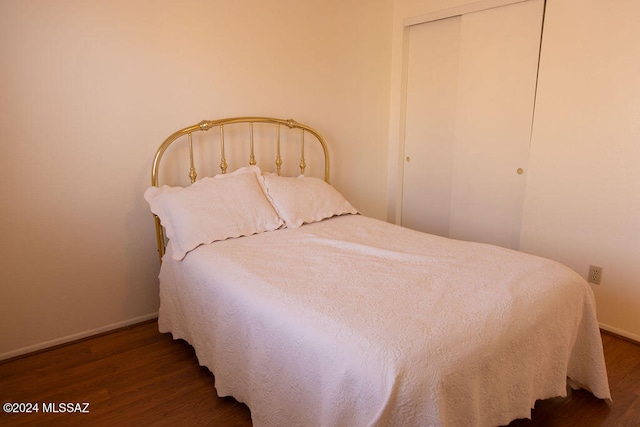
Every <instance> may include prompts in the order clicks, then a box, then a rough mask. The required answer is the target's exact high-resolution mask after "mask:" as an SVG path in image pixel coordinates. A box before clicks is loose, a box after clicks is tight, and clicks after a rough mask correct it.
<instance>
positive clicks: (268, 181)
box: [264, 174, 358, 228]
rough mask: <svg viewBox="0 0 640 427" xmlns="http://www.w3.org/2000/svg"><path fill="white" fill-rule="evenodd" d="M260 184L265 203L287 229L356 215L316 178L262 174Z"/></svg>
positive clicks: (334, 192)
mask: <svg viewBox="0 0 640 427" xmlns="http://www.w3.org/2000/svg"><path fill="white" fill-rule="evenodd" d="M264 184H265V187H266V189H267V196H268V197H269V200H271V203H272V204H273V206H274V208H275V209H276V211H277V212H278V214H279V215H280V217H281V218H282V219H283V220H284V222H285V224H286V226H287V228H295V227H300V226H301V225H302V224H307V223H312V222H316V221H320V220H323V219H325V218H330V217H332V216H336V215H344V214H357V213H358V211H357V210H356V209H355V208H354V207H353V206H352V205H351V203H349V202H348V201H347V200H346V199H345V198H344V197H343V196H342V194H340V192H339V191H338V190H336V189H335V188H333V187H332V186H331V185H329V184H328V183H327V182H325V181H323V180H321V179H319V178H314V177H305V176H304V175H300V176H298V177H297V178H292V177H282V176H278V175H274V174H265V175H264Z"/></svg>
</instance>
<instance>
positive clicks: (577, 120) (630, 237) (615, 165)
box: [387, 0, 640, 341]
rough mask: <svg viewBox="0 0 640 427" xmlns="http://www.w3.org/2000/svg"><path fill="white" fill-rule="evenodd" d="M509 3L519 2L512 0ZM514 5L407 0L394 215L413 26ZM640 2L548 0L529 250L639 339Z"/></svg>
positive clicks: (526, 223)
mask: <svg viewBox="0 0 640 427" xmlns="http://www.w3.org/2000/svg"><path fill="white" fill-rule="evenodd" d="M505 1H508V0H505ZM502 2H503V0H482V1H480V2H477V1H465V0H434V1H430V0H396V1H395V4H394V18H393V21H394V24H393V35H392V37H393V41H392V74H391V97H390V105H391V110H390V112H391V113H390V123H389V175H388V177H389V181H388V185H389V193H388V194H389V196H388V200H387V201H388V204H387V209H388V218H389V220H391V221H395V220H396V219H397V218H399V212H400V211H399V209H400V202H401V177H402V102H403V101H402V99H403V98H402V75H403V58H404V56H403V55H404V51H405V46H404V44H403V43H404V40H405V37H404V31H405V27H404V24H405V23H408V22H411V21H412V20H413V19H414V18H415V17H419V16H421V15H425V14H430V13H439V12H440V11H442V10H445V9H449V8H459V7H469V6H471V7H477V6H478V5H480V4H485V5H487V4H488V5H497V4H499V3H502ZM638 16H640V3H638V2H630V1H624V0H615V1H610V2H604V1H600V0H547V11H546V15H545V27H544V41H543V45H542V59H541V64H540V78H539V86H538V97H537V102H536V111H535V120H534V132H533V137H532V142H531V157H530V162H529V167H528V171H527V187H526V191H525V205H524V210H523V215H522V230H521V246H520V249H521V250H524V251H527V252H531V253H535V254H538V255H542V256H546V257H549V258H553V259H556V260H559V261H561V262H563V263H565V264H567V265H569V266H570V267H572V268H573V269H574V270H576V271H577V272H578V273H580V274H581V275H583V276H584V277H586V275H587V272H588V268H589V265H590V264H595V265H598V266H602V267H603V268H604V272H603V279H602V284H601V285H599V286H592V288H593V290H594V293H595V295H596V300H597V308H598V318H599V320H600V323H601V326H602V327H603V328H605V329H609V330H611V331H613V332H617V333H619V334H622V335H625V336H627V337H630V338H632V339H635V340H639V341H640V310H639V309H638V308H639V307H640V168H638V166H637V163H638V161H640V77H639V76H640V74H639V73H638V70H639V69H640V44H639V43H638V42H637V41H638V40H640V27H638V25H637V22H636V21H637V19H636V18H637V17H638Z"/></svg>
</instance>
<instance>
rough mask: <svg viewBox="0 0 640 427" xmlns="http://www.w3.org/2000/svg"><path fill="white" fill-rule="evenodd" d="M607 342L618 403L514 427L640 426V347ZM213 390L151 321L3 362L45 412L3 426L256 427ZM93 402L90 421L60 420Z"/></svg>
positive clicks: (543, 414)
mask: <svg viewBox="0 0 640 427" xmlns="http://www.w3.org/2000/svg"><path fill="white" fill-rule="evenodd" d="M603 342H604V350H605V358H606V360H607V369H608V372H609V380H610V385H611V389H612V394H613V402H603V401H600V400H598V399H596V398H595V397H593V395H591V394H590V393H588V392H584V391H570V392H569V395H568V396H567V397H566V398H555V399H549V400H545V401H541V402H538V403H537V404H536V407H535V409H534V412H533V420H516V421H514V422H513V423H511V426H518V427H520V426H574V425H575V426H616V427H617V426H640V346H639V345H636V344H633V343H630V342H627V341H624V340H621V339H619V338H616V337H613V336H611V335H607V334H603ZM213 385H214V377H213V375H212V374H211V373H210V372H209V371H208V370H207V369H206V368H203V367H200V366H198V362H197V360H196V357H195V355H194V352H193V350H192V348H191V347H190V346H189V345H188V344H186V343H185V342H183V341H173V340H172V338H171V336H170V335H168V334H160V333H158V332H157V324H156V323H155V322H148V323H145V324H141V325H138V326H135V327H132V328H129V329H125V330H121V331H118V332H115V333H112V334H107V335H103V336H99V337H95V338H92V339H88V340H85V341H81V342H78V343H74V344H71V345H66V346H62V347H59V348H56V349H53V350H50V351H46V352H42V353H38V354H34V355H31V356H28V357H24V358H20V359H15V360H11V361H8V362H3V363H0V403H3V404H4V403H6V402H22V403H38V404H39V408H38V410H39V412H38V413H30V414H13V413H12V414H7V413H4V411H3V412H1V413H0V425H2V426H22V425H50V426H57V425H60V426H63V425H64V426H71V425H92V426H101V425H105V426H106V425H109V426H111V425H118V426H127V425H132V426H133V425H135V426H147V425H154V426H156V425H157V426H163V425H166V426H176V425H181V426H182V425H186V426H198V425H211V426H251V415H250V413H249V410H248V409H247V407H246V406H245V405H243V404H241V403H238V402H236V401H235V400H233V399H231V398H218V397H217V396H216V394H215V390H214V388H213ZM85 402H86V403H88V404H89V405H88V408H87V409H88V411H89V413H68V412H67V413H52V412H51V411H50V410H51V409H52V407H51V406H50V405H49V404H51V403H54V404H56V405H57V404H59V403H72V404H75V403H80V404H82V403H85ZM43 403H45V404H47V409H48V410H49V412H48V413H43V409H44V408H43ZM65 407H66V406H65ZM71 408H72V409H74V410H75V409H84V405H80V406H74V405H72V406H71ZM56 409H59V408H57V407H56Z"/></svg>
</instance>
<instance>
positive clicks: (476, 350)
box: [158, 215, 610, 426]
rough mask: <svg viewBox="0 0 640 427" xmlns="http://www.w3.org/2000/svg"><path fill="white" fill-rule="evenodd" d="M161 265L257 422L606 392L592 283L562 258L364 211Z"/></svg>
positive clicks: (355, 417)
mask: <svg viewBox="0 0 640 427" xmlns="http://www.w3.org/2000/svg"><path fill="white" fill-rule="evenodd" d="M170 252H171V245H169V247H168V253H167V255H165V257H164V261H163V264H162V268H161V272H160V299H161V305H160V311H159V320H158V322H159V328H160V331H161V332H170V333H172V334H173V337H174V338H176V339H178V338H181V339H185V340H186V341H187V342H189V343H190V344H191V345H192V346H193V347H194V349H195V352H196V355H197V358H198V361H199V363H200V364H201V365H204V366H206V367H208V368H209V369H210V370H211V371H212V372H213V374H214V375H215V388H216V390H217V393H218V395H220V396H233V397H234V398H236V399H237V400H239V401H241V402H245V403H246V404H247V405H248V406H249V408H250V410H251V416H252V421H253V423H254V425H255V426H283V425H287V426H296V425H299V426H345V425H349V426H395V425H398V426H418V425H420V426H425V425H434V426H435V425H442V426H470V425H477V426H491V425H501V424H508V423H509V422H510V421H511V420H513V419H516V418H527V417H530V414H531V411H530V410H531V408H532V407H533V405H534V403H535V401H536V400H538V399H545V398H550V397H554V396H565V395H566V385H567V382H569V384H570V385H571V386H572V387H575V388H578V387H582V388H586V389H588V390H590V391H591V392H592V393H593V394H594V395H595V396H597V397H599V398H602V399H608V398H610V392H609V386H608V381H607V376H606V369H605V363H604V358H603V353H602V342H601V338H600V333H599V329H598V324H597V320H596V313H595V303H594V298H593V294H592V291H591V289H590V287H589V285H588V284H587V283H586V282H585V280H584V279H583V278H582V277H580V276H579V275H578V274H577V273H575V272H574V271H572V270H571V269H569V268H567V267H566V266H563V265H561V264H560V263H557V262H554V261H551V260H548V259H544V258H540V257H536V256H533V255H528V254H524V253H521V252H517V251H513V250H509V249H505V248H500V247H496V246H492V245H486V244H479V243H471V242H463V241H457V240H452V239H447V238H443V237H438V236H433V235H429V234H424V233H420V232H416V231H413V230H409V229H406V228H402V227H399V226H395V225H392V224H389V223H386V222H383V221H379V220H376V219H372V218H368V217H365V216H362V215H344V216H339V217H334V218H331V219H328V220H324V221H320V222H317V223H313V224H306V225H304V226H302V227H299V228H289V229H281V230H276V231H272V232H266V233H262V234H257V235H253V236H249V237H241V238H236V239H228V240H225V241H219V242H215V243H213V244H208V245H203V246H200V247H198V248H197V249H196V250H194V251H192V252H190V253H189V254H188V255H187V256H186V258H185V259H184V260H182V261H175V260H173V259H171V253H170Z"/></svg>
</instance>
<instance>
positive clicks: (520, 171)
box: [516, 168, 524, 175]
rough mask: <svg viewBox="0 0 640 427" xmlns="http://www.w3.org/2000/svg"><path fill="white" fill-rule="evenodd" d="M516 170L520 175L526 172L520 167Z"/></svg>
mask: <svg viewBox="0 0 640 427" xmlns="http://www.w3.org/2000/svg"><path fill="white" fill-rule="evenodd" d="M516 172H518V175H522V174H523V173H524V169H522V168H518V170H516Z"/></svg>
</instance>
